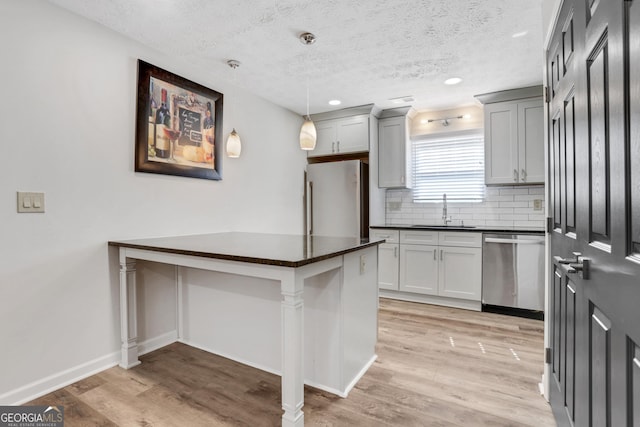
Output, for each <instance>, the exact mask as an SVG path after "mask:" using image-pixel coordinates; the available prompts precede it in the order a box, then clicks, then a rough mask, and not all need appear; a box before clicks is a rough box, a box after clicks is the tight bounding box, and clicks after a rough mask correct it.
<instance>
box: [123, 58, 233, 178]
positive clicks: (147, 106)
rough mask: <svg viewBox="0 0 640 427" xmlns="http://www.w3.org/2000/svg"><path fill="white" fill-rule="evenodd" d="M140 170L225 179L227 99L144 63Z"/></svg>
mask: <svg viewBox="0 0 640 427" xmlns="http://www.w3.org/2000/svg"><path fill="white" fill-rule="evenodd" d="M137 90H138V96H137V98H138V104H137V108H136V110H137V113H136V145H135V162H136V163H135V171H136V172H149V173H158V174H166V175H175V176H187V177H192V178H201V179H213V180H219V179H221V174H220V170H219V166H220V156H219V155H217V154H218V153H217V152H218V151H219V148H220V147H218V146H217V145H218V144H216V142H220V141H221V138H222V135H221V131H222V105H223V95H222V94H221V93H220V92H217V91H215V90H212V89H210V88H207V87H205V86H202V85H200V84H198V83H196V82H193V81H191V80H188V79H185V78H184V77H180V76H178V75H175V74H173V73H171V72H170V71H167V70H163V69H161V68H159V67H156V66H154V65H151V64H148V63H146V62H144V61H141V60H138V87H137Z"/></svg>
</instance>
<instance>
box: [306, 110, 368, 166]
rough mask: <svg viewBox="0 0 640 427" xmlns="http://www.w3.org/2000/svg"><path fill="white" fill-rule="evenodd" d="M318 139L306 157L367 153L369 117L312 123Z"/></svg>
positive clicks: (360, 116) (342, 118)
mask: <svg viewBox="0 0 640 427" xmlns="http://www.w3.org/2000/svg"><path fill="white" fill-rule="evenodd" d="M314 124H315V126H316V132H317V135H318V138H317V140H316V148H315V149H314V150H312V151H309V153H308V157H319V156H330V155H334V154H346V153H358V152H368V151H369V116H368V115H358V116H352V117H341V118H336V119H329V120H319V121H317V122H315V123H314Z"/></svg>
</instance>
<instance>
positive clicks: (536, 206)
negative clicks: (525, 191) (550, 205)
mask: <svg viewBox="0 0 640 427" xmlns="http://www.w3.org/2000/svg"><path fill="white" fill-rule="evenodd" d="M533 210H534V211H541V210H542V199H535V200H534V201H533Z"/></svg>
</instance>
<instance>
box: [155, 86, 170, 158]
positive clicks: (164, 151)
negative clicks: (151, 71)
mask: <svg viewBox="0 0 640 427" xmlns="http://www.w3.org/2000/svg"><path fill="white" fill-rule="evenodd" d="M161 93H162V104H161V105H160V108H158V109H157V110H156V157H160V158H161V159H168V158H169V156H170V154H171V142H170V140H169V137H168V135H167V134H166V133H165V132H164V129H165V128H167V126H170V125H171V115H170V112H169V107H167V90H166V89H162V92H161ZM161 129H162V130H161Z"/></svg>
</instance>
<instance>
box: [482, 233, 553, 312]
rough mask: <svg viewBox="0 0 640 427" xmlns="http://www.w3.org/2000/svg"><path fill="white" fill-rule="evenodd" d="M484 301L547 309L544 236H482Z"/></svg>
mask: <svg viewBox="0 0 640 427" xmlns="http://www.w3.org/2000/svg"><path fill="white" fill-rule="evenodd" d="M482 304H483V305H490V306H499V307H511V308H516V309H524V310H534V311H544V236H543V235H540V234H503V233H500V234H484V235H483V243H482Z"/></svg>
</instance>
